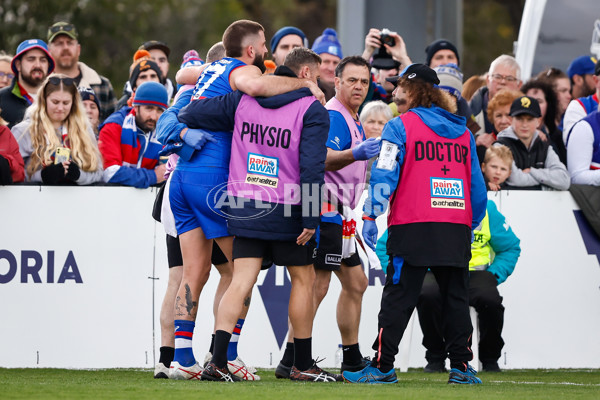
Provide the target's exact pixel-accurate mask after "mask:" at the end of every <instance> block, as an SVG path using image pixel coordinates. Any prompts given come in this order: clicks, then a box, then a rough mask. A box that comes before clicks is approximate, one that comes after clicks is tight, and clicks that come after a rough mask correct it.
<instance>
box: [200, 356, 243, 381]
mask: <svg viewBox="0 0 600 400" xmlns="http://www.w3.org/2000/svg"><path fill="white" fill-rule="evenodd" d="M202 380H203V381H220V382H238V381H240V380H241V379H240V378H238V377H237V376H235V375H231V372H229V369H227V367H225V368H219V367H217V366H216V365H215V364H214V363H213V362H212V361H211V362H209V363H208V364H206V367H205V368H204V371H203V372H202Z"/></svg>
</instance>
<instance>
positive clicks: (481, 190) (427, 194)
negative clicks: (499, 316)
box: [343, 64, 487, 384]
mask: <svg viewBox="0 0 600 400" xmlns="http://www.w3.org/2000/svg"><path fill="white" fill-rule="evenodd" d="M439 82H440V81H439V79H438V77H437V75H436V73H435V71H434V70H432V69H431V68H429V67H427V66H426V65H423V64H412V65H410V66H408V67H407V68H405V69H404V71H402V73H401V74H400V76H399V79H398V87H397V88H396V90H395V92H394V96H396V97H398V98H403V99H406V101H407V103H408V106H409V111H408V112H407V113H405V114H403V115H402V116H400V117H399V118H395V119H393V120H392V121H390V122H389V123H388V124H387V125H386V126H385V128H384V130H383V134H382V140H381V151H380V154H379V159H378V160H377V161H376V162H375V164H373V169H372V172H371V181H370V187H369V196H368V198H367V200H366V201H365V205H364V208H363V211H364V215H363V220H364V225H363V237H364V239H365V242H366V243H367V244H368V245H369V246H370V247H371V248H372V249H373V250H374V249H375V242H376V241H377V225H376V223H375V219H376V218H377V217H378V216H379V215H381V214H382V213H383V212H384V211H385V208H387V203H388V201H390V198H391V201H390V213H389V217H388V232H389V238H388V242H387V253H388V255H389V256H390V263H389V266H388V269H387V278H386V282H385V286H384V289H383V294H382V298H381V310H380V312H379V327H378V332H377V337H376V339H375V342H374V343H373V349H374V350H375V352H376V353H375V357H374V358H373V359H372V360H371V362H370V364H369V365H368V366H367V367H366V368H364V369H363V370H361V371H358V372H349V371H345V372H344V373H343V376H344V379H346V380H347V381H349V382H355V383H395V382H397V381H398V379H397V377H396V373H395V371H394V358H395V355H396V354H397V353H398V345H399V344H400V340H401V339H402V335H403V334H404V330H405V329H406V326H407V324H408V321H409V319H410V316H411V315H412V313H413V310H414V308H415V306H416V304H417V300H418V298H419V294H420V292H421V286H422V285H423V279H424V277H425V273H426V272H427V270H428V269H431V271H432V272H433V274H434V276H435V278H436V280H437V282H438V284H439V286H440V292H441V295H442V299H443V300H442V314H443V331H444V338H445V340H446V350H447V351H448V353H449V357H450V365H451V367H452V370H451V371H450V378H449V380H448V383H459V384H462V383H465V384H474V383H481V380H480V379H479V378H477V377H476V376H475V374H476V373H477V372H476V371H475V370H474V369H473V368H471V367H470V366H469V364H468V362H469V361H470V360H472V359H473V353H472V352H471V349H470V348H469V338H470V336H471V333H472V332H473V327H472V325H471V319H470V317H469V297H468V296H469V294H468V287H469V286H468V276H469V270H468V265H469V259H470V258H471V241H472V229H473V228H475V227H477V226H478V225H479V223H480V222H481V220H482V219H483V217H484V215H485V208H486V202H487V193H486V188H485V183H484V181H483V176H482V174H481V169H480V168H479V164H478V160H477V155H476V151H475V140H474V138H473V136H472V135H471V133H470V132H469V130H468V129H467V128H466V125H465V124H466V121H465V118H464V117H460V116H458V115H455V114H453V112H454V111H455V110H456V102H455V101H454V100H453V99H452V98H451V97H450V95H449V94H448V93H446V92H444V91H442V90H441V89H439V88H437V87H436V86H435V85H437V84H439Z"/></svg>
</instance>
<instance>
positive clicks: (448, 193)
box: [430, 178, 465, 199]
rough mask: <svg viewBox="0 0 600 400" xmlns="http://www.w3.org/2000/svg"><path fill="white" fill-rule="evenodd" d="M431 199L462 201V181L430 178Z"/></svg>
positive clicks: (463, 193)
mask: <svg viewBox="0 0 600 400" xmlns="http://www.w3.org/2000/svg"><path fill="white" fill-rule="evenodd" d="M430 179H431V181H430V182H431V197H445V198H451V199H464V198H465V192H464V190H463V181H462V179H452V178H430Z"/></svg>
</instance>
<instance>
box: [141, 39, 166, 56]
mask: <svg viewBox="0 0 600 400" xmlns="http://www.w3.org/2000/svg"><path fill="white" fill-rule="evenodd" d="M152 49H159V50H162V51H163V53H165V55H166V56H167V58H169V54H171V49H169V46H167V44H166V43H165V42H159V41H158V40H150V41H148V42H146V43H144V44H143V45H141V46H140V47H139V48H138V50H152Z"/></svg>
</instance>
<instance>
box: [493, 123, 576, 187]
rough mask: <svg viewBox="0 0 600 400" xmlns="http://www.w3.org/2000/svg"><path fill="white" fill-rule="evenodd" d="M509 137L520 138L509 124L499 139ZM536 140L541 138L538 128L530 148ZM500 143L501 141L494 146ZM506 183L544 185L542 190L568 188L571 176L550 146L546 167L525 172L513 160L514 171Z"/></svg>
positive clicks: (499, 135)
mask: <svg viewBox="0 0 600 400" xmlns="http://www.w3.org/2000/svg"><path fill="white" fill-rule="evenodd" d="M503 137H504V138H509V139H512V140H519V138H518V137H517V135H516V133H515V131H514V130H513V128H512V126H509V127H508V128H506V129H505V130H503V131H502V132H500V133H499V134H498V139H500V138H503ZM536 140H541V139H540V138H539V137H538V132H537V130H536V131H535V133H534V135H533V140H532V141H531V143H530V145H529V149H531V147H532V146H533V144H534V143H535V141H536ZM498 145H500V144H499V143H496V144H494V146H498ZM506 183H507V184H509V185H511V186H520V187H523V186H537V185H542V190H568V189H569V186H570V185H571V178H570V177H569V172H568V171H567V167H565V165H564V164H563V163H562V162H560V159H559V158H558V155H557V154H556V153H555V152H554V150H553V149H552V146H549V147H548V154H547V155H546V160H545V162H544V168H530V169H529V173H526V172H523V170H522V169H519V168H517V165H516V164H515V162H514V161H513V164H512V172H511V173H510V176H509V177H508V179H507V180H506Z"/></svg>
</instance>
